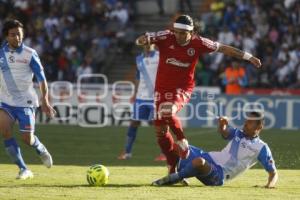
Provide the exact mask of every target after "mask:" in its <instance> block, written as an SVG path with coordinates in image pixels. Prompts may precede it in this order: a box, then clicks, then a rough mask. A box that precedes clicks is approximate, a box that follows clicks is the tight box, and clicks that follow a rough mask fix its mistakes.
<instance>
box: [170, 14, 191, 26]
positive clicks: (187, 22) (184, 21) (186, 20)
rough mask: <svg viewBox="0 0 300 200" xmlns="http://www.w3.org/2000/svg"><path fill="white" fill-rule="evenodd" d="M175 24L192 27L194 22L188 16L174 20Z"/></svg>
mask: <svg viewBox="0 0 300 200" xmlns="http://www.w3.org/2000/svg"><path fill="white" fill-rule="evenodd" d="M175 23H179V24H185V25H189V26H194V20H193V19H192V18H191V17H190V16H189V15H180V16H179V17H177V19H176V20H175Z"/></svg>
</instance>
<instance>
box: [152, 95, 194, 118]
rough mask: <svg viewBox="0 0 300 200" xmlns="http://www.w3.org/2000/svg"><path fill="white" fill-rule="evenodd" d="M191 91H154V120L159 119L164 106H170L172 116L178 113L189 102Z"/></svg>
mask: <svg viewBox="0 0 300 200" xmlns="http://www.w3.org/2000/svg"><path fill="white" fill-rule="evenodd" d="M191 94H192V90H190V91H185V90H182V89H177V90H176V91H174V92H160V91H155V100H154V101H155V120H159V119H161V113H162V112H164V108H163V106H164V105H172V115H173V114H176V113H177V112H179V111H180V110H181V109H182V108H183V106H184V105H185V104H186V103H188V102H189V100H190V98H191Z"/></svg>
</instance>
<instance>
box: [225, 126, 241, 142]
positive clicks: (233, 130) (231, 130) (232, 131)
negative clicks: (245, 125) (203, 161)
mask: <svg viewBox="0 0 300 200" xmlns="http://www.w3.org/2000/svg"><path fill="white" fill-rule="evenodd" d="M227 131H228V132H229V135H228V136H227V137H226V138H225V137H224V139H225V140H232V139H233V138H234V137H235V136H236V134H237V133H238V129H237V128H233V127H231V126H227Z"/></svg>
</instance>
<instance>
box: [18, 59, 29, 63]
mask: <svg viewBox="0 0 300 200" xmlns="http://www.w3.org/2000/svg"><path fill="white" fill-rule="evenodd" d="M16 63H28V60H27V59H16Z"/></svg>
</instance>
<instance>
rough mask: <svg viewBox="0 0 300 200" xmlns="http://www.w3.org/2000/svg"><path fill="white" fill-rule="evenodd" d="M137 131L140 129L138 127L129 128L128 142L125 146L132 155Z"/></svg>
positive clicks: (126, 150)
mask: <svg viewBox="0 0 300 200" xmlns="http://www.w3.org/2000/svg"><path fill="white" fill-rule="evenodd" d="M137 129H138V128H137V127H133V126H129V127H128V132H127V142H126V146H125V152H126V153H131V149H132V146H133V143H134V141H135V138H136V133H137Z"/></svg>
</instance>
